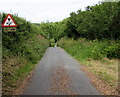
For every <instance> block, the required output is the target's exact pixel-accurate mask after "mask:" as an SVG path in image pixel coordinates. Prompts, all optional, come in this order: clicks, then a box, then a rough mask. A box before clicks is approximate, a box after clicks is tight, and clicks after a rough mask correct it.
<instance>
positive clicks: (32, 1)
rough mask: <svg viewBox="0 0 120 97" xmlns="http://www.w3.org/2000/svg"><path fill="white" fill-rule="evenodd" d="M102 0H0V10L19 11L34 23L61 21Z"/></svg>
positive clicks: (20, 14)
mask: <svg viewBox="0 0 120 97" xmlns="http://www.w3.org/2000/svg"><path fill="white" fill-rule="evenodd" d="M99 1H102V0H0V11H2V12H7V13H13V14H14V13H17V14H18V16H20V17H23V18H25V19H27V20H28V21H31V22H33V23H40V22H42V21H47V20H49V21H50V22H56V21H61V20H63V19H64V18H66V17H69V14H70V13H71V12H73V11H75V12H76V11H77V10H79V9H82V10H84V8H85V7H86V6H87V5H95V4H97V3H98V2H99Z"/></svg>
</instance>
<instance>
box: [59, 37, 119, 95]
mask: <svg viewBox="0 0 120 97" xmlns="http://www.w3.org/2000/svg"><path fill="white" fill-rule="evenodd" d="M113 43H114V44H113ZM59 46H60V47H62V48H64V49H65V50H66V51H67V52H68V53H69V54H70V55H71V56H73V57H74V58H75V59H77V60H78V61H79V62H80V63H81V64H83V65H84V66H85V67H87V68H88V69H89V70H90V72H92V73H93V74H95V75H96V76H97V77H98V78H99V79H100V80H102V81H103V82H104V83H105V84H108V85H109V86H110V87H112V88H114V90H118V59H117V58H111V57H112V56H116V55H112V54H113V53H111V52H110V50H111V49H113V48H114V49H113V50H115V48H116V49H118V43H116V42H115V41H97V40H94V41H88V40H86V39H79V40H72V39H66V38H63V39H61V40H60V41H59ZM112 52H113V51H112ZM114 54H115V53H114ZM118 55H119V54H118ZM112 90H113V89H112ZM112 90H111V91H112ZM110 94H112V93H110Z"/></svg>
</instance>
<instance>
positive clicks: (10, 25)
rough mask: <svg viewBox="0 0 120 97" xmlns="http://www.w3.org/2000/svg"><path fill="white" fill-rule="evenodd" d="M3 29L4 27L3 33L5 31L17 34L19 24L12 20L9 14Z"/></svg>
mask: <svg viewBox="0 0 120 97" xmlns="http://www.w3.org/2000/svg"><path fill="white" fill-rule="evenodd" d="M2 27H3V31H5V32H15V31H16V27H17V24H16V22H15V21H14V19H13V18H12V16H11V15H10V14H8V15H7V17H6V18H5V20H4V22H3V24H2Z"/></svg>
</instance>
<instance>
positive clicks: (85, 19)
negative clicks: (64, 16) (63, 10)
mask: <svg viewBox="0 0 120 97" xmlns="http://www.w3.org/2000/svg"><path fill="white" fill-rule="evenodd" d="M119 5H120V2H118V3H117V2H104V3H101V4H99V5H95V6H88V7H87V8H86V11H81V10H78V11H77V13H75V12H72V13H71V14H70V17H69V19H68V21H67V25H66V32H67V36H68V37H70V38H74V39H77V38H79V37H84V38H87V39H90V40H94V39H100V40H101V39H114V40H117V39H120V29H119V28H118V27H119V26H120V19H119V16H120V6H119Z"/></svg>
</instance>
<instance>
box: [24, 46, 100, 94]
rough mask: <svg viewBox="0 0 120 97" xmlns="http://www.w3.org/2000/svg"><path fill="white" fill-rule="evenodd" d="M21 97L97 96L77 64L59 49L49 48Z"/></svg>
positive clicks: (96, 92)
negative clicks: (42, 96)
mask: <svg viewBox="0 0 120 97" xmlns="http://www.w3.org/2000/svg"><path fill="white" fill-rule="evenodd" d="M23 95H99V92H98V91H97V90H96V89H95V88H94V87H93V86H92V84H91V82H90V81H89V80H88V78H87V76H86V75H85V74H84V72H83V71H82V70H80V64H79V63H77V62H76V61H75V60H74V59H73V58H72V57H71V56H69V55H68V54H67V53H66V52H65V51H64V50H63V49H61V48H60V47H49V48H48V49H47V51H46V53H45V55H44V56H43V58H42V60H41V61H40V63H39V64H38V66H37V67H36V69H35V71H34V73H33V76H32V78H31V79H30V83H29V84H28V86H27V87H26V88H25V91H24V93H23Z"/></svg>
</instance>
